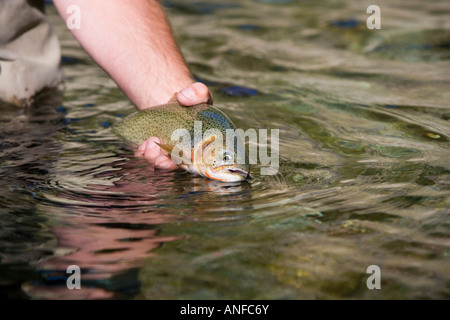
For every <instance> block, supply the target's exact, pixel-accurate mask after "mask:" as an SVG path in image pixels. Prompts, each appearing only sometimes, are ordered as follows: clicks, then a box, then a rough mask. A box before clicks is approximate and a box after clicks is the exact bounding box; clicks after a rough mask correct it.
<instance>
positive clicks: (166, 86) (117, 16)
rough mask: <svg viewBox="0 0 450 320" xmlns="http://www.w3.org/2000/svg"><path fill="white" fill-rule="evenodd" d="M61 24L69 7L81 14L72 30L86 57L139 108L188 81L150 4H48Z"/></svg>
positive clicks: (74, 0)
mask: <svg viewBox="0 0 450 320" xmlns="http://www.w3.org/2000/svg"><path fill="white" fill-rule="evenodd" d="M54 3H55V6H56V8H57V9H58V11H59V13H60V14H61V16H62V17H63V19H64V20H65V21H67V17H68V16H69V14H68V13H67V12H66V10H67V7H68V6H70V5H73V4H75V5H77V6H79V7H80V11H81V28H80V29H74V30H72V33H73V35H74V36H75V38H76V39H77V40H78V41H79V42H80V43H81V45H82V46H83V47H84V49H85V50H86V51H87V52H88V53H89V54H90V55H91V57H92V58H93V59H94V60H95V61H96V62H97V63H98V64H99V65H100V66H101V67H102V68H103V69H104V70H105V71H106V72H107V73H108V74H109V75H110V76H111V77H112V78H113V79H114V81H115V82H116V83H117V84H118V85H119V87H120V88H121V89H122V90H123V91H124V92H125V94H126V95H127V96H128V97H129V98H130V100H131V101H132V102H133V103H134V104H135V105H136V106H137V107H138V108H139V109H141V110H142V109H145V108H148V107H151V106H153V105H157V104H162V103H166V102H167V101H168V100H169V99H170V98H171V97H172V95H173V94H174V93H175V92H178V91H180V90H181V89H183V88H185V87H187V86H189V85H190V84H191V83H193V82H194V81H193V79H192V76H191V75H190V72H189V70H188V68H187V66H186V64H185V62H184V60H183V57H182V55H181V53H180V51H179V49H178V47H177V45H176V42H175V40H174V39H173V36H172V34H171V30H170V27H169V25H168V23H167V21H166V18H165V14H164V11H163V9H162V8H161V6H160V5H159V3H158V2H157V1H155V0H131V1H130V0H126V1H125V0H95V1H93V0H54Z"/></svg>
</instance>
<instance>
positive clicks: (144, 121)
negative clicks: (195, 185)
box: [112, 102, 250, 181]
mask: <svg viewBox="0 0 450 320" xmlns="http://www.w3.org/2000/svg"><path fill="white" fill-rule="evenodd" d="M227 129H232V130H235V129H236V127H235V126H234V124H233V122H232V121H231V120H230V119H229V118H228V117H227V116H226V115H225V114H224V113H223V112H222V111H220V110H219V109H217V108H216V107H213V106H211V105H208V104H198V105H195V106H192V107H184V106H181V105H180V104H179V103H178V102H174V103H168V104H165V105H161V106H157V107H153V108H149V109H145V110H142V111H138V112H135V113H133V114H131V115H129V116H128V117H126V118H125V119H124V120H123V121H121V122H119V123H118V124H115V125H114V126H113V127H112V131H113V133H115V134H116V135H117V136H119V137H120V138H121V139H122V140H123V141H124V142H125V143H127V144H129V145H131V146H134V147H138V146H140V145H141V144H142V143H143V142H144V141H145V140H147V139H149V138H150V137H158V138H159V139H160V140H161V144H158V145H159V146H160V147H161V148H163V149H164V150H166V151H168V152H169V153H170V155H171V156H172V160H174V162H175V163H176V164H179V165H180V167H181V168H183V169H185V170H188V171H190V172H193V173H198V174H200V175H203V176H205V177H208V178H211V179H214V180H220V181H240V180H245V179H246V178H248V177H249V172H250V166H249V164H248V156H247V154H246V152H245V151H244V159H243V160H244V161H238V160H242V157H238V156H237V150H236V148H235V146H233V148H232V149H231V148H228V149H227V147H226V134H227ZM174 132H176V133H182V134H183V135H182V136H181V135H177V134H175V135H174ZM244 150H245V148H244ZM177 161H178V162H177ZM239 162H243V163H239Z"/></svg>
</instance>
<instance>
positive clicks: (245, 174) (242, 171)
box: [227, 168, 252, 179]
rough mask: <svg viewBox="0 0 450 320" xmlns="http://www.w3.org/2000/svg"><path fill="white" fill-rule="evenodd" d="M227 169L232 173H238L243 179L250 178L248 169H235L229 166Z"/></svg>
mask: <svg viewBox="0 0 450 320" xmlns="http://www.w3.org/2000/svg"><path fill="white" fill-rule="evenodd" d="M227 171H228V172H230V173H232V174H238V175H240V176H242V177H244V178H245V179H251V178H252V177H251V176H250V171H245V170H242V169H237V168H230V169H227Z"/></svg>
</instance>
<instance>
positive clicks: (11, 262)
mask: <svg viewBox="0 0 450 320" xmlns="http://www.w3.org/2000/svg"><path fill="white" fill-rule="evenodd" d="M165 3H166V5H167V6H168V7H169V14H170V18H171V21H172V23H173V25H174V29H175V30H177V32H178V36H179V38H180V41H181V47H182V48H183V52H184V53H185V56H186V59H187V61H188V62H189V64H190V66H191V67H192V70H193V71H194V73H195V75H196V76H197V77H198V78H200V79H201V80H203V81H205V82H206V83H208V85H209V86H210V88H211V89H212V90H213V93H214V96H215V100H216V102H217V103H218V104H219V105H220V106H222V107H223V109H224V111H225V112H226V113H227V115H229V116H230V118H232V119H233V121H234V122H235V124H236V125H237V126H238V127H241V128H243V129H248V128H255V129H259V128H265V129H271V128H273V129H279V130H280V148H279V149H280V156H281V159H280V168H279V171H278V173H277V174H276V175H273V176H261V175H260V174H259V172H260V170H259V169H260V168H259V167H258V166H256V167H255V168H254V170H253V171H252V173H253V175H254V179H252V180H251V181H249V182H248V183H242V184H223V183H219V182H213V181H208V180H206V179H204V178H202V177H199V176H195V175H191V174H188V173H185V172H178V171H177V172H166V171H159V170H154V169H153V168H152V167H150V166H148V165H147V164H146V163H145V162H143V161H141V160H137V159H134V158H132V157H131V152H129V151H127V150H126V149H125V148H124V146H123V145H121V143H120V141H119V140H118V139H117V138H116V137H114V136H113V135H112V134H111V133H110V131H109V127H110V126H111V125H112V124H114V123H115V122H117V121H120V120H121V119H122V118H123V117H124V116H126V115H127V114H129V113H131V112H133V111H134V107H133V106H131V105H130V104H129V102H128V101H127V100H126V99H125V97H124V96H123V95H122V94H121V92H120V91H119V90H118V89H117V88H116V86H115V84H114V83H113V82H112V81H111V80H110V79H109V78H108V77H107V76H106V75H105V74H104V73H103V72H102V71H101V70H99V69H98V68H97V67H96V66H95V65H94V64H93V63H92V62H91V61H90V59H89V58H88V57H87V56H86V55H85V53H84V52H83V50H81V49H80V48H79V46H78V45H77V44H76V42H75V41H74V40H73V38H71V36H70V35H68V32H67V30H65V26H64V24H63V23H62V22H61V21H60V20H59V18H58V17H57V16H56V14H55V11H54V9H53V8H52V7H49V11H50V18H51V19H52V20H54V21H55V25H56V27H57V30H58V31H59V33H60V38H61V43H62V46H63V55H64V58H63V66H64V70H65V77H66V90H65V92H64V97H63V106H61V103H60V101H59V100H58V96H57V95H48V96H47V98H46V99H44V100H41V101H39V102H37V106H36V107H37V108H35V109H32V110H26V111H21V110H17V109H11V110H5V111H3V109H2V114H1V115H0V123H1V126H0V143H1V144H0V165H1V166H0V239H1V240H0V241H1V244H2V245H1V246H0V287H1V290H0V295H1V296H2V297H6V298H27V297H31V298H52V299H55V298H70V299H83V298H86V299H95V298H141V299H168V298H172V299H173V298H180V299H194V298H205V299H211V298H217V299H223V298H239V299H258V298H261V299H301V298H325V299H329V298H358V299H360V298H367V299H371V298H377V299H378V298H379V299H388V298H408V299H410V298H448V297H449V295H450V291H449V288H450V268H448V266H449V258H448V257H449V248H450V242H449V240H448V239H449V235H450V233H449V223H448V217H449V216H448V213H449V212H448V208H449V207H450V203H449V199H450V197H449V196H448V187H449V182H448V181H449V174H450V164H449V160H448V159H449V157H450V148H449V138H450V131H449V126H448V121H449V119H450V114H449V112H448V101H449V99H450V96H449V92H450V91H449V90H448V88H449V83H450V77H449V73H448V71H447V70H448V69H449V58H450V55H449V50H448V39H449V33H448V30H449V28H450V25H449V20H448V19H446V15H445V13H448V12H449V7H448V4H447V3H446V2H445V1H434V2H430V3H429V2H427V3H424V2H423V1H420V2H419V1H418V0H417V1H402V0H391V1H389V2H387V1H385V2H380V4H379V5H380V7H381V8H382V29H381V30H377V31H370V30H368V29H367V28H366V27H365V19H366V15H365V9H366V8H367V6H368V5H370V4H371V3H368V4H367V5H366V4H361V3H359V2H355V3H349V2H335V1H333V2H332V3H331V2H327V1H325V2H324V3H320V4H317V3H316V2H309V1H300V2H299V1H250V0H248V1H237V0H236V1H234V0H233V1H231V2H229V3H227V4H224V3H223V2H222V1H220V0H211V1H208V4H203V3H202V4H199V3H193V2H192V1H187V0H186V1H185V0H171V1H168V2H165ZM212 18H213V19H212ZM70 264H76V265H79V266H80V267H81V269H82V288H83V289H82V290H81V291H75V290H71V291H69V290H67V289H66V287H65V281H66V279H67V276H68V275H67V274H66V273H65V270H66V268H67V266H68V265H70ZM373 264H375V265H378V266H380V268H381V272H382V284H381V285H382V290H368V289H367V287H366V279H367V274H366V269H367V267H368V266H369V265H373Z"/></svg>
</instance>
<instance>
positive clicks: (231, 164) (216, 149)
mask: <svg viewBox="0 0 450 320" xmlns="http://www.w3.org/2000/svg"><path fill="white" fill-rule="evenodd" d="M196 149H197V150H200V149H201V151H202V152H201V154H200V155H198V154H197V155H196V156H197V158H200V159H199V160H200V161H198V165H197V171H198V172H199V173H200V174H201V175H203V176H205V177H208V178H210V179H213V180H218V181H224V182H235V181H243V180H247V179H250V178H251V176H250V165H249V163H248V157H247V154H246V152H245V148H244V149H243V151H242V155H240V154H238V152H237V149H236V148H227V147H226V143H225V141H221V140H216V139H214V138H211V137H209V138H206V139H203V141H202V143H201V146H200V147H198V148H196Z"/></svg>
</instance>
